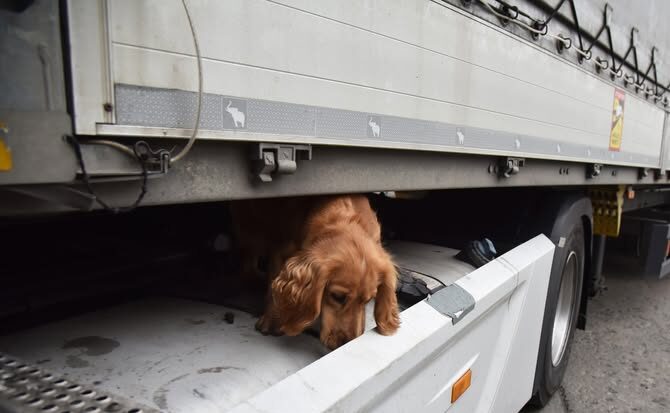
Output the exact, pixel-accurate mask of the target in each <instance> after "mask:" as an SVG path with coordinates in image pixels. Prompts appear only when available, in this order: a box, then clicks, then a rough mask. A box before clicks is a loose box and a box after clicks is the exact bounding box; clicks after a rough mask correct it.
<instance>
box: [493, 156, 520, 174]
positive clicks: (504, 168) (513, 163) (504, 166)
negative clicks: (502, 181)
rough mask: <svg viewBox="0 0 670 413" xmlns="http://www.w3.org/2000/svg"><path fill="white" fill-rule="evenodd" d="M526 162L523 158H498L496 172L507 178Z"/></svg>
mask: <svg viewBox="0 0 670 413" xmlns="http://www.w3.org/2000/svg"><path fill="white" fill-rule="evenodd" d="M525 164H526V160H525V159H524V158H511V157H505V158H501V159H500V166H499V168H498V172H499V174H500V177H501V178H509V177H511V176H512V175H516V174H518V173H519V170H520V169H521V168H523V166H524V165H525Z"/></svg>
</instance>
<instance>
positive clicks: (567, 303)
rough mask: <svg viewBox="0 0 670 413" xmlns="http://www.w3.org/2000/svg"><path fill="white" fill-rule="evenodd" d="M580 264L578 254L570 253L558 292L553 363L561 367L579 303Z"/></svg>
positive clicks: (552, 352)
mask: <svg viewBox="0 0 670 413" xmlns="http://www.w3.org/2000/svg"><path fill="white" fill-rule="evenodd" d="M577 276H578V262H577V254H575V252H574V251H570V253H569V254H568V258H567V259H566V260H565V265H564V266H563V274H562V276H561V287H560V289H559V292H558V303H557V304H556V314H555V315H554V328H553V332H552V335H551V363H552V364H553V365H554V367H555V366H557V365H559V364H560V362H561V360H563V355H564V354H565V349H566V347H567V346H568V338H569V337H570V331H571V330H572V323H573V319H574V313H575V311H574V309H575V304H576V303H577V297H575V294H576V291H577Z"/></svg>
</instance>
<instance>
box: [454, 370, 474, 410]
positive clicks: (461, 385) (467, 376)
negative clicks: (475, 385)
mask: <svg viewBox="0 0 670 413" xmlns="http://www.w3.org/2000/svg"><path fill="white" fill-rule="evenodd" d="M471 380H472V371H470V370H469V369H468V371H466V372H465V373H464V374H463V375H462V376H461V377H460V378H459V379H458V380H456V383H454V385H453V387H452V388H451V402H452V403H453V402H455V401H456V400H458V398H459V397H461V395H463V393H465V391H466V390H467V389H469V388H470V381H471Z"/></svg>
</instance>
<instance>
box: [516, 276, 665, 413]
mask: <svg viewBox="0 0 670 413" xmlns="http://www.w3.org/2000/svg"><path fill="white" fill-rule="evenodd" d="M628 274H631V273H630V272H628ZM606 286H607V290H606V291H604V292H603V293H602V294H601V295H599V296H597V297H595V298H594V299H592V300H590V301H589V307H588V321H587V323H588V325H587V329H586V331H581V330H577V331H576V334H575V342H574V344H573V347H572V353H571V354H570V364H569V365H568V370H567V372H566V375H565V378H564V379H563V387H562V388H561V389H560V391H559V392H557V393H556V394H555V395H554V397H553V398H552V400H551V402H550V404H549V405H547V406H546V407H545V408H544V409H541V410H537V412H541V413H582V412H584V413H586V412H589V413H601V412H602V413H606V412H607V413H610V412H622V413H623V412H626V413H628V412H644V413H661V412H663V413H666V412H670V277H668V278H666V279H663V280H644V279H642V278H641V277H638V276H634V275H626V274H623V273H622V272H621V271H619V272H618V273H617V271H615V270H612V269H610V270H608V271H607V272H606ZM528 411H529V412H531V411H533V410H528Z"/></svg>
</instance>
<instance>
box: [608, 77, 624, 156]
mask: <svg viewBox="0 0 670 413" xmlns="http://www.w3.org/2000/svg"><path fill="white" fill-rule="evenodd" d="M625 102H626V94H625V93H624V91H623V90H621V89H614V105H613V107H612V126H611V129H610V151H619V150H620V149H621V138H622V136H623V109H624V103H625Z"/></svg>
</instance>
